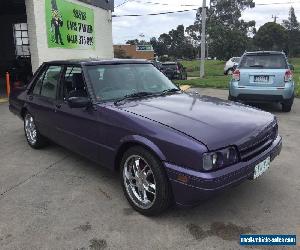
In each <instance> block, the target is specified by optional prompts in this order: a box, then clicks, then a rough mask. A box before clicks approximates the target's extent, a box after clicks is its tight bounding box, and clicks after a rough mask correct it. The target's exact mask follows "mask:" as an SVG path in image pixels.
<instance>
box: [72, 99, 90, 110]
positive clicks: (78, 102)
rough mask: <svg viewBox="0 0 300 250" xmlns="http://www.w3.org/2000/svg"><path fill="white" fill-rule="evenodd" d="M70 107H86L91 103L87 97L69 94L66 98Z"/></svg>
mask: <svg viewBox="0 0 300 250" xmlns="http://www.w3.org/2000/svg"><path fill="white" fill-rule="evenodd" d="M67 102H68V104H69V107H70V108H86V107H88V106H89V104H90V103H91V101H90V99H89V98H88V97H75V96H71V97H69V98H68V99H67Z"/></svg>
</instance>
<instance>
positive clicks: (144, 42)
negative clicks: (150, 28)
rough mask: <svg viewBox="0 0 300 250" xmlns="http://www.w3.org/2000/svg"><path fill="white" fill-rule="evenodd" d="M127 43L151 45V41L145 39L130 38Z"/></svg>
mask: <svg viewBox="0 0 300 250" xmlns="http://www.w3.org/2000/svg"><path fill="white" fill-rule="evenodd" d="M126 44H130V45H150V42H147V41H145V40H139V39H133V40H128V41H127V42H126Z"/></svg>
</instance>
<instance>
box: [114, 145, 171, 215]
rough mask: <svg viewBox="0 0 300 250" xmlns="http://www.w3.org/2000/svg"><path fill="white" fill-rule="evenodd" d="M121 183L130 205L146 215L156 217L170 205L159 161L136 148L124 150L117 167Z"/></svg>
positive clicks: (164, 174) (141, 148)
mask: <svg viewBox="0 0 300 250" xmlns="http://www.w3.org/2000/svg"><path fill="white" fill-rule="evenodd" d="M120 169H121V171H120V177H121V184H122V187H123V191H124V194H125V197H126V198H127V200H128V202H129V203H130V205H131V206H132V207H133V208H134V209H135V210H136V211H138V212H139V213H141V214H143V215H146V216H154V215H159V214H161V213H162V212H163V211H165V210H166V209H167V208H168V207H169V206H170V204H171V200H172V191H171V186H170V183H169V180H168V178H167V175H166V173H165V170H164V168H163V166H162V163H161V161H160V160H159V159H158V158H157V157H156V156H154V155H153V154H152V153H151V152H149V151H148V150H146V149H144V148H143V147H140V146H135V147H132V148H130V149H128V150H127V151H126V152H125V153H124V155H123V157H122V161H121V166H120Z"/></svg>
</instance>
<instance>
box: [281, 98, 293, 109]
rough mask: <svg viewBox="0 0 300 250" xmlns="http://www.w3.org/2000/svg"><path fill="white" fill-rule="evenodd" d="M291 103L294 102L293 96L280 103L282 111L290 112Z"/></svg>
mask: <svg viewBox="0 0 300 250" xmlns="http://www.w3.org/2000/svg"><path fill="white" fill-rule="evenodd" d="M293 103H294V96H293V97H292V98H291V99H288V100H286V101H284V102H283V103H282V111H283V112H286V113H288V112H291V110H292V106H293Z"/></svg>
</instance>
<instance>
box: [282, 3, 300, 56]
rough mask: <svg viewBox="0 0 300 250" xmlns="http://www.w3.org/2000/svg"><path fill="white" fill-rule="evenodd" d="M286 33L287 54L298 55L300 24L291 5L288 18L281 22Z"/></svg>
mask: <svg viewBox="0 0 300 250" xmlns="http://www.w3.org/2000/svg"><path fill="white" fill-rule="evenodd" d="M282 25H283V26H284V27H285V29H286V30H287V33H288V54H289V56H290V57H295V56H297V55H300V24H299V22H298V20H297V17H296V15H295V9H294V8H293V7H291V9H290V12H289V18H288V20H284V21H283V24H282Z"/></svg>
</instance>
